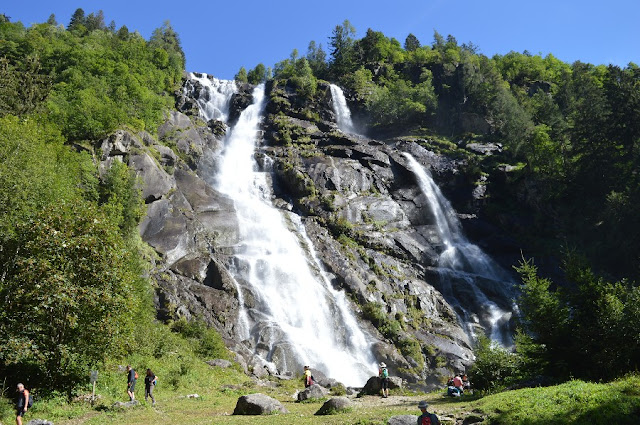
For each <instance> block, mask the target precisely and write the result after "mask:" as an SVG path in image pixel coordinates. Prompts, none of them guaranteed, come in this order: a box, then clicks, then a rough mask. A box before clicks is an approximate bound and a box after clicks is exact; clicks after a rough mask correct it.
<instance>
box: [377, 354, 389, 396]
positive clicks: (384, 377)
mask: <svg viewBox="0 0 640 425" xmlns="http://www.w3.org/2000/svg"><path fill="white" fill-rule="evenodd" d="M379 366H380V369H379V370H378V377H379V378H380V386H381V388H382V397H383V398H387V397H389V370H388V369H387V365H386V364H385V363H384V362H382V363H380V365H379Z"/></svg>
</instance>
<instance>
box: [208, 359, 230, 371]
mask: <svg viewBox="0 0 640 425" xmlns="http://www.w3.org/2000/svg"><path fill="white" fill-rule="evenodd" d="M206 363H207V364H208V365H209V366H211V367H219V368H222V369H226V368H228V367H231V365H232V364H233V363H231V362H230V361H229V360H225V359H213V360H208V361H206Z"/></svg>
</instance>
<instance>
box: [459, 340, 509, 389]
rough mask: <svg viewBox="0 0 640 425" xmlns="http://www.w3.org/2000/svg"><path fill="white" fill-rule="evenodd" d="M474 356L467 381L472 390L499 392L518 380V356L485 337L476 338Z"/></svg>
mask: <svg viewBox="0 0 640 425" xmlns="http://www.w3.org/2000/svg"><path fill="white" fill-rule="evenodd" d="M474 354H475V356H476V361H475V363H474V364H473V366H471V369H470V370H469V379H470V380H471V382H472V383H473V387H474V388H476V389H478V390H481V391H495V390H500V389H503V388H505V387H507V386H508V385H510V384H511V383H513V382H515V381H516V379H517V378H518V374H517V371H518V365H519V360H518V356H517V355H516V354H514V353H512V352H510V351H508V350H507V349H505V348H503V347H501V346H499V345H497V344H495V343H493V342H491V340H489V339H488V338H487V337H485V336H481V337H480V338H478V342H477V346H476V349H475V350H474Z"/></svg>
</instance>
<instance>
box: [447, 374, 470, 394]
mask: <svg viewBox="0 0 640 425" xmlns="http://www.w3.org/2000/svg"><path fill="white" fill-rule="evenodd" d="M469 390H471V382H469V378H468V377H467V374H466V373H464V372H459V373H457V374H456V375H455V376H453V377H451V378H449V381H448V382H447V395H448V396H451V397H460V396H461V395H463V394H464V392H465V391H469Z"/></svg>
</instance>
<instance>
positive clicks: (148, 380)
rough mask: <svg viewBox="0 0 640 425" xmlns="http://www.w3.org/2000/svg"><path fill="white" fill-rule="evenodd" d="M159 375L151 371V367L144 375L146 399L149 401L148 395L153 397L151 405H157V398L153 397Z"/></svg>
mask: <svg viewBox="0 0 640 425" xmlns="http://www.w3.org/2000/svg"><path fill="white" fill-rule="evenodd" d="M157 379H158V377H157V376H156V375H154V374H153V372H151V369H147V375H146V376H145V377H144V401H147V398H148V397H151V405H152V406H155V405H156V399H155V398H154V397H153V388H154V387H155V386H156V381H157Z"/></svg>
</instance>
